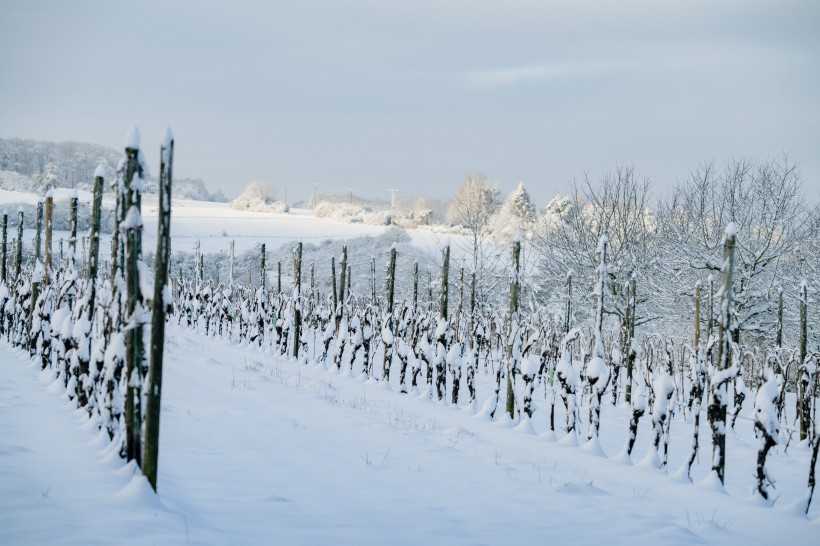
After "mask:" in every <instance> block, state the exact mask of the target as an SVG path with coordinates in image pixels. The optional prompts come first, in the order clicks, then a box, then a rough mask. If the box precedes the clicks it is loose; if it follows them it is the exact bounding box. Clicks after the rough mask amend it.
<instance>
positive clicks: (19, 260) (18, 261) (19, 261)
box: [14, 207, 23, 281]
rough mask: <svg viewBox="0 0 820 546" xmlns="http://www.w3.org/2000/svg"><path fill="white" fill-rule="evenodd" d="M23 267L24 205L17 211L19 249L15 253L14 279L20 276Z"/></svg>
mask: <svg viewBox="0 0 820 546" xmlns="http://www.w3.org/2000/svg"><path fill="white" fill-rule="evenodd" d="M22 267H23V207H20V210H18V211H17V251H16V253H15V255H14V280H15V281H17V280H18V279H19V278H20V270H21V268H22Z"/></svg>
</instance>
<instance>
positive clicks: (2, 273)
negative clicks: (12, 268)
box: [0, 210, 9, 282]
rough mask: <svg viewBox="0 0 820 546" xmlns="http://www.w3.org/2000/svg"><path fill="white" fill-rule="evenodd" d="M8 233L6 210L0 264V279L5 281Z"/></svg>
mask: <svg viewBox="0 0 820 546" xmlns="http://www.w3.org/2000/svg"><path fill="white" fill-rule="evenodd" d="M8 235H9V213H8V211H6V210H4V211H3V261H2V265H1V266H0V281H2V282H6V256H7V252H8V250H7V248H6V245H7V244H8Z"/></svg>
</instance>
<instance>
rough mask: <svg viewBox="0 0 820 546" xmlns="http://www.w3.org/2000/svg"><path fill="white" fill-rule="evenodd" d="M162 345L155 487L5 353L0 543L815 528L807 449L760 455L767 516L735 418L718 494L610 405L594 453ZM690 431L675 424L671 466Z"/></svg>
mask: <svg viewBox="0 0 820 546" xmlns="http://www.w3.org/2000/svg"><path fill="white" fill-rule="evenodd" d="M167 340H168V343H167V350H166V355H167V356H166V367H165V383H164V395H163V406H162V425H161V443H160V463H159V469H160V471H159V478H158V487H159V495H158V496H154V495H153V493H151V491H150V488H149V486H148V485H147V482H146V481H145V480H144V479H143V478H142V477H141V476H139V475H138V474H137V473H135V469H134V467H133V466H131V465H124V464H123V463H122V462H121V460H120V459H119V458H118V457H117V456H116V454H114V453H111V451H110V448H109V447H107V445H108V444H107V442H106V441H105V440H106V439H105V438H103V437H102V436H100V434H99V433H98V432H97V431H96V428H95V427H94V426H93V423H90V422H89V421H87V419H86V418H85V416H84V412H83V411H81V410H75V409H72V408H71V407H69V405H67V403H66V398H65V395H64V394H62V387H61V385H60V384H59V383H55V382H54V379H53V377H52V376H51V375H50V374H49V373H47V372H40V371H39V369H38V368H37V367H36V366H35V365H33V364H32V363H31V362H30V361H29V360H28V358H27V357H26V355H25V354H22V353H20V352H17V351H14V350H12V349H10V348H9V346H8V345H7V344H5V342H0V362H2V365H0V407H2V410H0V484H2V485H0V489H1V490H2V495H0V543H2V544H26V543H37V544H57V543H59V544H88V543H100V544H113V543H116V544H187V543H194V544H328V543H334V544H384V543H391V544H511V543H529V544H538V543H545V542H546V541H549V542H552V541H557V542H562V543H573V544H602V543H624V542H630V543H633V542H638V543H641V542H642V543H647V544H691V543H710V544H729V543H743V544H814V543H816V537H817V534H818V531H820V528H818V515H819V514H820V510H818V508H817V505H815V508H814V509H812V511H811V513H810V518H809V519H807V518H806V517H805V516H803V515H802V514H798V513H797V511H796V510H795V509H794V508H793V506H792V504H793V502H795V501H797V500H799V498H800V497H801V496H802V492H803V490H804V483H805V481H804V480H805V478H806V469H807V467H808V451H807V450H806V449H805V448H804V447H802V446H798V445H795V444H792V446H791V447H790V448H789V456H788V458H784V457H777V458H774V459H773V460H772V463H771V465H770V472H771V473H772V474H773V475H774V476H777V478H778V481H777V484H776V485H777V491H778V492H779V493H780V494H781V495H782V499H780V500H779V501H778V502H777V503H776V504H775V506H774V507H767V506H761V505H759V504H757V503H756V502H755V501H753V500H752V499H751V498H750V497H749V487H750V484H752V483H753V476H752V471H753V464H754V457H755V446H756V442H755V440H754V438H753V435H752V432H751V430H752V426H751V423H750V422H748V421H745V422H743V423H742V424H739V425H738V427H737V428H738V432H736V433H732V434H731V435H730V439H729V449H728V452H729V456H730V459H729V462H728V465H727V469H728V472H727V488H726V490H725V491H724V490H722V489H719V488H715V487H714V486H713V484H712V483H711V482H710V481H709V480H708V479H706V476H707V474H708V466H709V463H708V459H709V457H708V454H707V453H705V452H704V453H702V455H701V459H703V460H702V461H701V463H700V464H698V465H696V467H695V469H694V478H695V483H694V484H690V483H685V482H683V481H682V480H681V479H679V478H677V477H675V476H673V475H669V474H667V473H666V472H660V471H658V470H656V469H654V468H651V467H649V466H646V465H642V464H636V465H634V466H633V465H631V464H626V463H624V462H622V461H619V460H616V459H617V458H616V457H615V454H617V453H618V451H619V449H620V447H621V445H622V442H623V440H624V437H625V434H626V418H627V409H626V408H621V407H612V406H611V405H609V404H607V405H606V406H605V408H604V416H603V421H604V423H603V425H602V429H601V430H602V438H601V445H602V447H603V450H604V452H605V453H606V454H607V455H608V456H603V457H602V456H600V453H598V454H596V453H590V452H588V451H589V450H585V449H584V448H583V447H575V446H567V445H564V443H561V442H555V441H552V440H550V439H549V438H548V437H546V436H544V435H538V434H535V433H533V431H532V429H528V428H526V427H525V428H523V429H521V428H520V429H515V428H511V427H510V426H509V425H508V424H507V423H506V422H505V421H503V420H502V421H501V422H490V421H488V420H487V419H486V418H484V417H481V416H478V415H475V414H474V412H473V411H470V410H469V409H466V408H463V407H455V406H448V405H443V404H440V403H437V402H433V401H430V400H428V399H426V398H419V397H418V395H417V394H410V395H401V394H399V393H398V392H396V390H394V389H391V388H387V387H385V385H384V384H383V383H376V382H367V381H364V380H362V379H360V378H357V377H352V376H350V375H349V374H344V375H342V376H340V375H338V374H337V373H336V372H335V371H327V370H324V369H320V368H316V367H313V366H310V365H303V364H297V363H296V362H295V361H292V360H288V359H280V358H278V357H274V356H272V355H270V354H267V353H260V352H258V351H257V350H256V349H246V348H242V347H238V346H233V345H231V344H229V343H227V342H225V341H221V340H214V339H209V338H206V337H204V336H202V335H201V334H198V333H194V332H190V331H187V330H183V329H181V328H180V327H176V326H174V327H171V329H170V331H169V335H168V338H167ZM489 380H490V378H489V376H487V377H485V376H483V375H482V379H481V381H480V383H479V385H480V388H482V389H483V393H484V394H483V396H484V397H486V396H487V395H488V390H489V387H488V384H489V383H488V382H489ZM545 412H546V408H542V409H541V410H540V411H537V412H536V416H537V417H538V418H537V419H534V421H533V425H534V426H535V429H536V430H537V431H543V430H545V428H546V427H545V424H546V417H547V416H546V414H545ZM646 425H647V423H643V426H644V427H646ZM707 433H708V432H707V430H706V429H705V428H704V430H703V431H702V434H707ZM690 434H691V426H690V425H688V424H685V423H682V422H679V421H676V422H675V423H673V426H672V444H673V445H677V446H678V447H679V449H678V450H676V451H674V452H673V453H677V455H676V456H673V457H672V459H671V461H670V463H671V468H672V471H674V469H676V468H677V467H678V466H679V465H680V464H682V460H681V459H682V457H684V456H685V454H686V449H682V448H680V447H681V446H682V445H687V444H688V440H689V436H690ZM648 436H649V432H648V429H647V428H644V429H642V431H641V434H639V442H638V446H637V447H636V453H639V454H643V453H646V452H647V450H648V438H647V437H648ZM641 456H642V455H638V456H636V457H635V460H636V461H637V460H640V458H641Z"/></svg>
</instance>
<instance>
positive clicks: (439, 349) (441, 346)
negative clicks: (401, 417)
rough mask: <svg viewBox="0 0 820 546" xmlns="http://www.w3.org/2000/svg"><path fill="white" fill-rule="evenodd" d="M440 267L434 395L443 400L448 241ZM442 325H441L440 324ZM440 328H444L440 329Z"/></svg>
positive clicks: (447, 292) (448, 261)
mask: <svg viewBox="0 0 820 546" xmlns="http://www.w3.org/2000/svg"><path fill="white" fill-rule="evenodd" d="M442 255H443V256H442V257H443V260H442V265H441V294H440V299H439V325H438V326H437V327H436V356H435V361H436V394H437V395H438V399H439V400H441V399H443V398H444V394H445V390H446V385H447V372H446V370H447V368H446V366H445V360H446V358H447V327H446V326H447V305H448V302H449V285H450V283H449V279H450V242H449V241H448V242H447V243H446V244H445V246H444V250H443V251H442ZM442 323H443V324H442ZM442 326H444V327H443V328H442Z"/></svg>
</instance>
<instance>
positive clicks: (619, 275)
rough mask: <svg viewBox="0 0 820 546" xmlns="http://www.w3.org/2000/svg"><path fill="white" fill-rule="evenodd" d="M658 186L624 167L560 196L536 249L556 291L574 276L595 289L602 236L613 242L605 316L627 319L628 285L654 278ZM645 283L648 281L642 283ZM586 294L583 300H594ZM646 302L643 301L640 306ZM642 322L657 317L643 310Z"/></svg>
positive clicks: (538, 233)
mask: <svg viewBox="0 0 820 546" xmlns="http://www.w3.org/2000/svg"><path fill="white" fill-rule="evenodd" d="M651 187H652V184H651V182H650V180H649V179H648V178H640V177H638V176H637V175H636V173H635V169H634V167H632V166H618V167H617V168H616V169H615V170H614V171H613V172H610V173H607V174H606V175H604V176H602V177H601V178H600V179H599V180H598V181H597V182H592V181H591V180H590V179H589V177H588V176H585V177H584V182H583V184H582V186H581V187H579V186H578V184H576V183H573V186H572V192H571V193H570V195H568V196H558V197H556V198H554V199H553V200H552V201H551V202H550V203H549V204H548V205H547V208H546V210H545V211H544V213H543V214H542V215H541V217H540V218H539V220H538V223H537V225H536V228H535V236H534V244H535V246H536V249H537V252H538V254H539V258H540V260H539V269H540V271H541V273H542V274H543V275H545V276H546V279H545V280H547V281H548V283H545V284H552V285H553V286H563V281H564V279H565V278H566V276H567V273H569V272H573V274H574V276H575V278H576V279H577V281H576V282H578V283H580V285H581V286H588V287H590V288H591V287H592V284H593V281H594V272H595V270H596V268H597V265H598V264H597V257H596V249H597V248H598V241H599V239H600V238H601V236H602V235H607V236H608V237H609V243H608V247H607V254H608V256H609V263H610V265H609V267H608V282H607V284H608V291H609V292H610V294H611V296H612V297H610V298H608V301H607V305H606V308H605V309H604V313H605V314H609V315H612V314H614V315H617V316H618V317H619V318H620V320H621V321H622V322H623V321H624V320H626V315H627V312H626V309H627V303H628V297H627V291H626V289H625V286H627V284H628V283H629V281H630V279H631V277H632V276H633V275H634V274H637V273H643V274H648V270H649V268H650V266H651V265H652V264H653V261H652V259H651V255H652V249H653V248H654V245H655V243H656V241H655V238H654V228H655V219H654V214H653V213H652V211H651V210H650V209H649V203H648V201H649V198H650V190H651ZM642 280H643V279H642ZM586 292H587V291H581V297H582V298H585V297H588V296H587V295H586ZM644 300H645V297H640V296H639V297H638V302H639V303H640V302H642V301H644ZM641 312H642V315H641V316H640V317H636V322H637V323H638V324H641V323H643V322H646V321H647V320H649V319H651V318H652V317H653V316H652V315H650V314H648V311H647V310H646V309H645V308H644V309H642V311H641Z"/></svg>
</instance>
